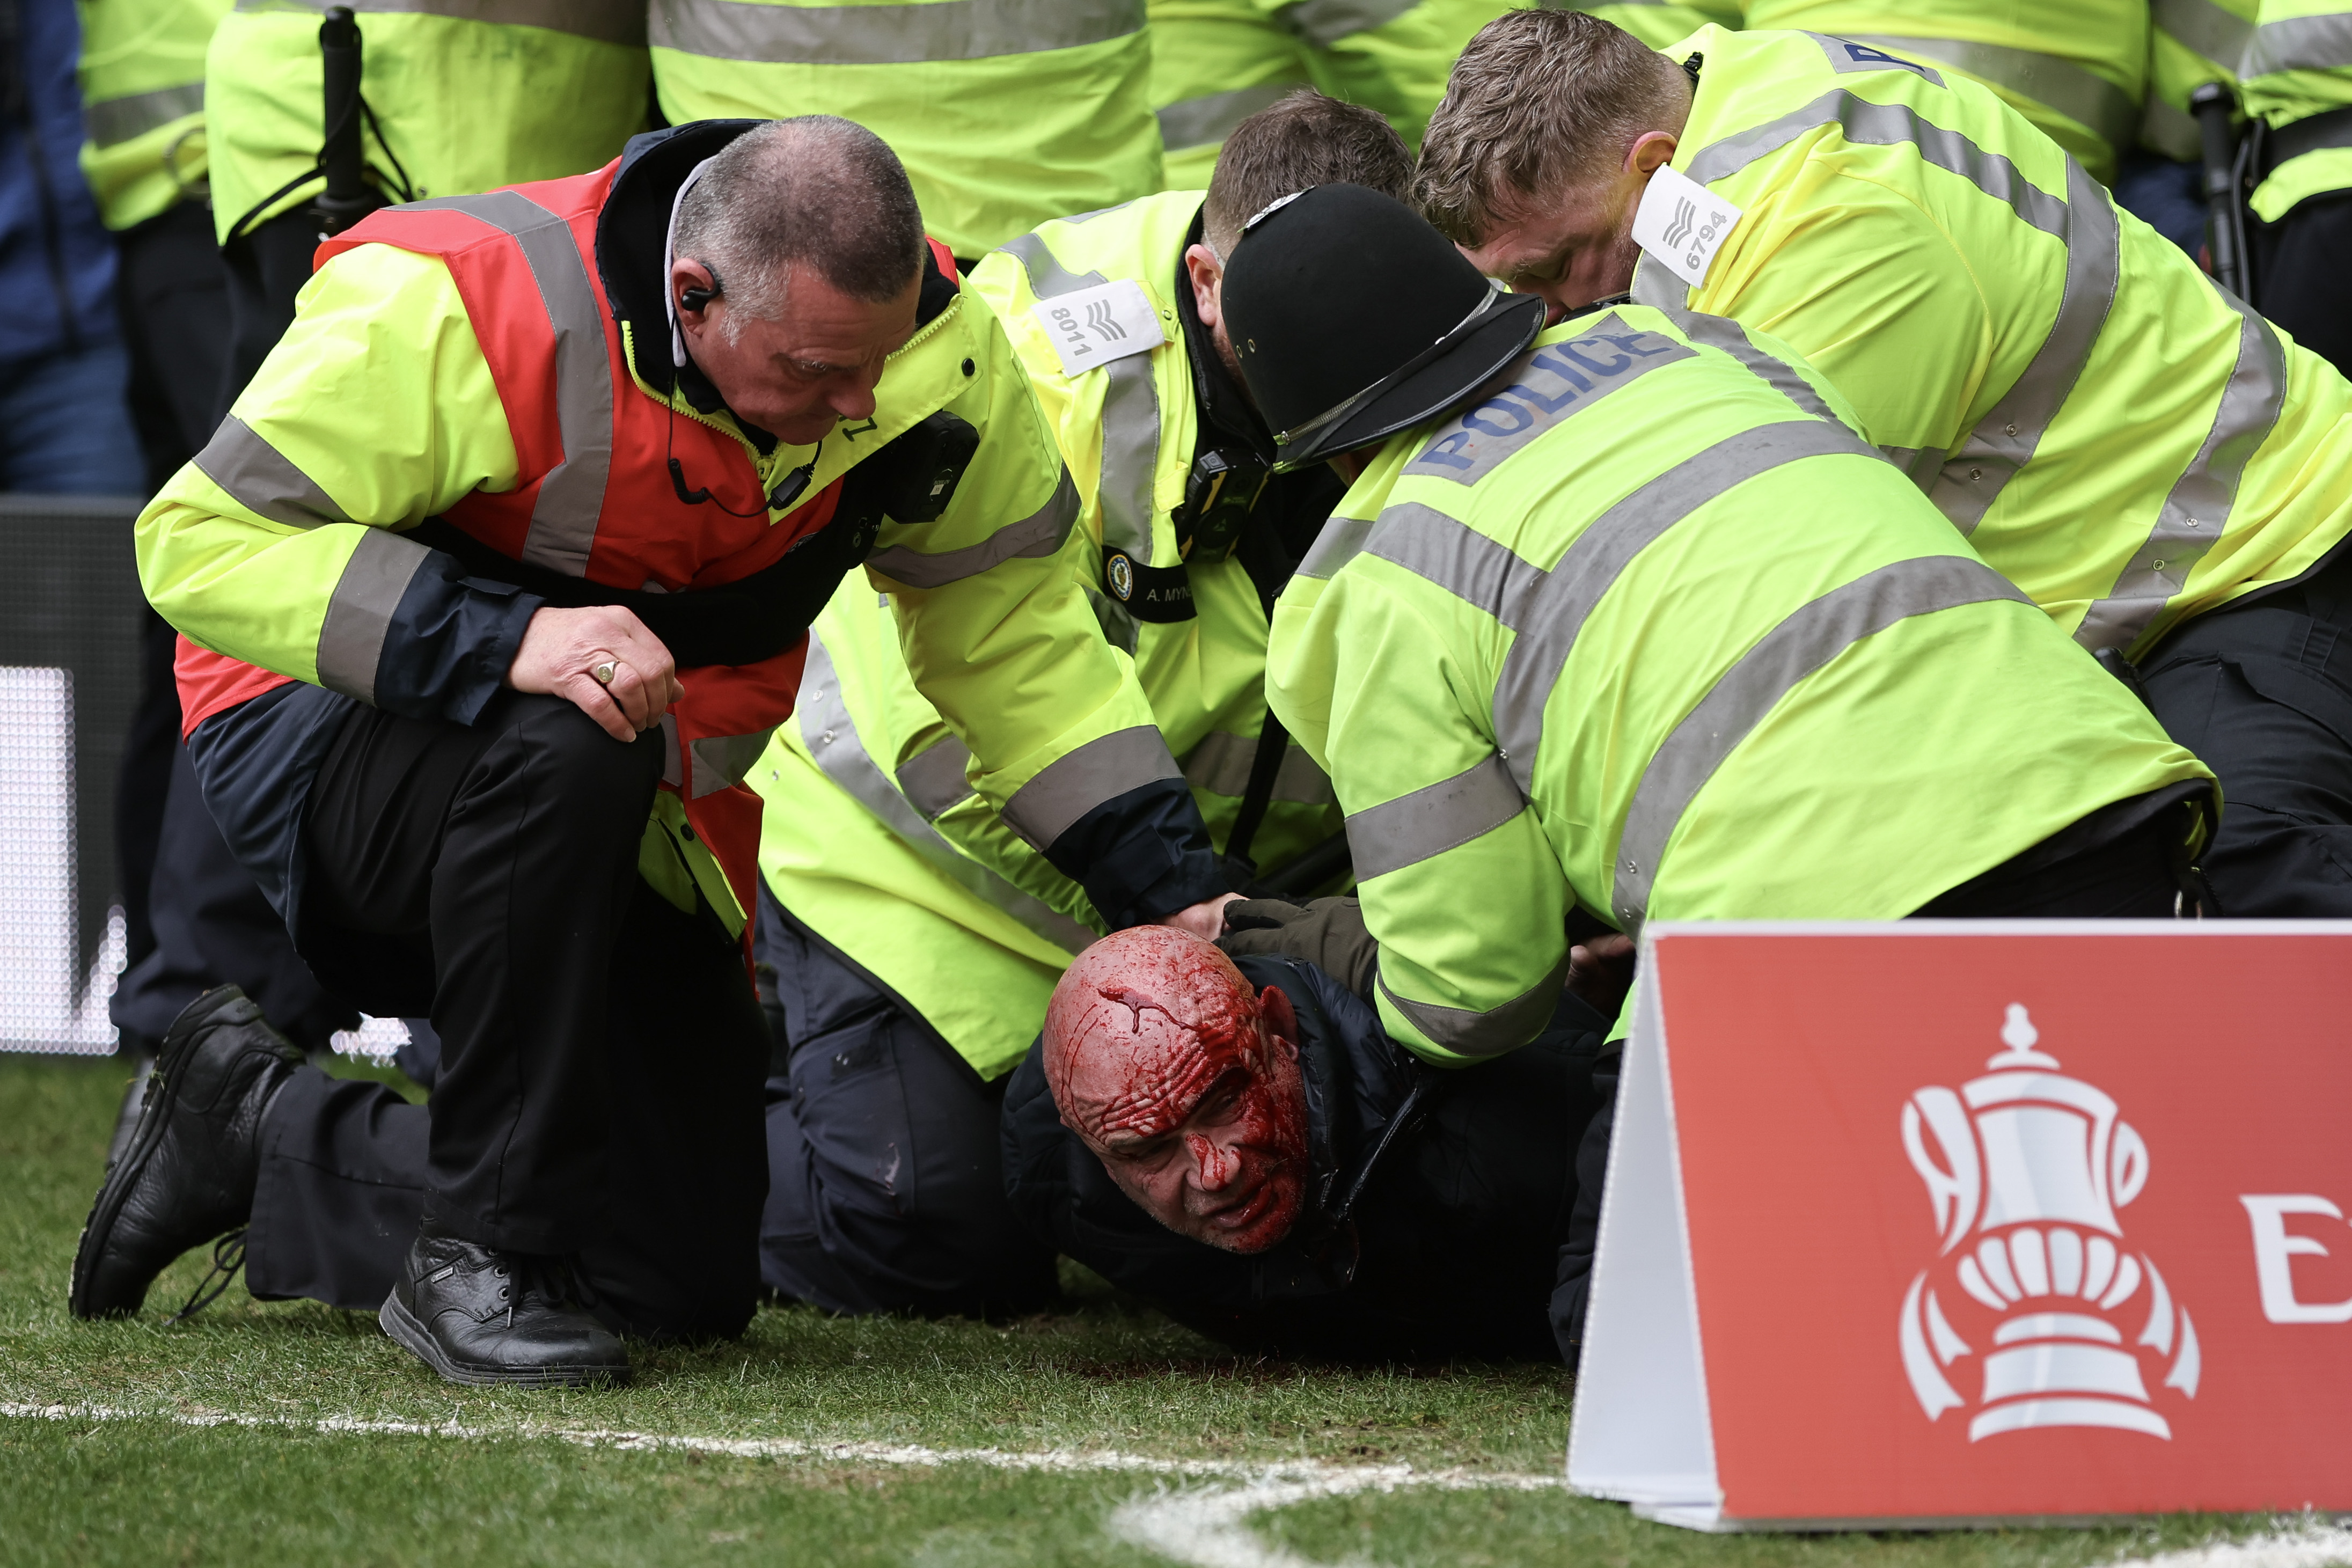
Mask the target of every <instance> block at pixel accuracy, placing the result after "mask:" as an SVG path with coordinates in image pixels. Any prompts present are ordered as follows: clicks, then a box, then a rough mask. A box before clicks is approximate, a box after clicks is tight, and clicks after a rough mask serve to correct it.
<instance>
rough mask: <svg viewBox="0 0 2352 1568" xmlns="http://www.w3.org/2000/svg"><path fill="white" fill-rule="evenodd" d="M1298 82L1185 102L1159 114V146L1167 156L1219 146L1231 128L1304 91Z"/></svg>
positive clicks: (1272, 83) (1241, 89)
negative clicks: (1300, 90) (1167, 152)
mask: <svg viewBox="0 0 2352 1568" xmlns="http://www.w3.org/2000/svg"><path fill="white" fill-rule="evenodd" d="M1306 85H1307V83H1306V82H1304V81H1303V80H1302V81H1267V82H1260V83H1259V84H1258V85H1257V86H1255V87H1237V88H1235V89H1233V90H1232V91H1231V92H1212V93H1207V94H1204V95H1202V97H1199V98H1187V99H1182V100H1179V101H1177V102H1175V103H1171V104H1170V105H1169V106H1168V107H1167V108H1165V109H1162V110H1160V145H1162V146H1164V147H1166V148H1167V149H1168V151H1170V152H1171V153H1181V152H1184V151H1186V150H1188V149H1190V148H1193V147H1206V146H1208V145H1209V144H1210V143H1211V142H1223V140H1224V139H1225V138H1226V137H1228V136H1230V135H1232V134H1233V133H1234V126H1236V125H1239V124H1240V123H1241V122H1242V121H1244V120H1247V119H1248V118H1249V117H1250V116H1251V115H1253V114H1255V113H1256V112H1257V111H1258V110H1262V109H1272V108H1273V107H1274V106H1275V105H1276V104H1277V103H1280V102H1281V101H1282V100H1284V99H1286V98H1288V97H1289V96H1290V95H1291V94H1292V93H1294V92H1296V91H1297V90H1298V89H1300V88H1302V87H1305V86H1306Z"/></svg>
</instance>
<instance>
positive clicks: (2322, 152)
mask: <svg viewBox="0 0 2352 1568" xmlns="http://www.w3.org/2000/svg"><path fill="white" fill-rule="evenodd" d="M2244 70H2245V97H2244V103H2245V109H2246V112H2247V113H2248V114H2250V115H2252V116H2253V117H2255V118H2256V119H2258V120H2260V121H2262V122H2263V135H2262V137H2261V139H2260V140H2259V141H2257V142H2255V144H2254V145H2255V147H2256V149H2257V150H2258V153H2259V159H2260V166H2259V167H2258V168H2257V169H2256V170H2255V171H2254V174H2255V175H2256V178H2257V180H2258V182H2259V183H2258V184H2256V185H2255V186H2254V189H2253V192H2252V195H2251V196H2250V198H2249V205H2251V206H2252V208H2253V213H2254V216H2256V217H2257V218H2259V219H2261V220H2262V221H2261V222H2260V223H2258V224H2256V225H2254V226H2253V229H2252V234H2251V235H2250V236H2249V239H2250V241H2251V242H2252V251H2253V268H2254V282H2253V287H2254V300H2255V302H2256V303H2257V304H2259V305H2260V306H2261V307H2262V310H2263V315H2265V316H2268V317H2269V318H2270V319H2271V320H2272V321H2275V322H2277V323H2278V324H2279V325H2280V326H2282V327H2284V328H2285V329H2286V330H2287V331H2289V332H2292V333H2293V334H2294V341H2295V342H2297V343H2300V344H2301V345H2303V346H2304V347H2305V348H2307V349H2309V350H2311V351H2312V352H2313V353H2316V354H2321V355H2324V356H2325V357H2326V358H2327V359H2328V360H2329V361H2330V362H2332V363H2334V364H2335V365H2336V368H2337V369H2338V370H2341V371H2343V372H2345V373H2346V374H2352V306H2347V303H2346V300H2345V291H2344V260H2345V257H2346V255H2347V249H2346V247H2347V245H2352V7H2347V6H2346V5H2342V4H2340V3H2339V0H2264V4H2263V7H2262V15H2261V17H2260V26H2257V27H2255V29H2254V32H2253V37H2252V42H2251V43H2250V44H2249V45H2248V47H2247V50H2246V58H2245V65H2244Z"/></svg>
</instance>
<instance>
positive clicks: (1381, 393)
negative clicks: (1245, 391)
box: [1224, 185, 1544, 469]
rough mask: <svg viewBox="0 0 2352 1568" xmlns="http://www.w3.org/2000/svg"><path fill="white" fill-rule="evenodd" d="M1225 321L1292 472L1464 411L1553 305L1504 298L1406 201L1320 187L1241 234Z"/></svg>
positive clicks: (1280, 461)
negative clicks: (1459, 408)
mask: <svg viewBox="0 0 2352 1568" xmlns="http://www.w3.org/2000/svg"><path fill="white" fill-rule="evenodd" d="M1224 320H1225V331H1226V333H1227V334H1228V335H1229V336H1230V337H1231V338H1232V339H1233V344H1234V355H1235V357H1237V358H1238V359H1239V360H1240V362H1241V367H1242V379H1243V380H1244V382H1246V383H1247V384H1248V385H1249V391H1250V396H1251V397H1252V398H1254V399H1255V400H1256V403H1257V406H1258V411H1259V412H1260V413H1261V414H1263V415H1264V416H1265V422H1266V424H1267V425H1269V426H1272V427H1273V429H1274V430H1275V432H1276V434H1275V444H1276V459H1277V460H1276V465H1275V466H1276V468H1283V469H1289V468H1303V467H1304V466H1306V465H1307V464H1308V463H1315V462H1320V461H1322V460H1323V459H1324V458H1328V457H1330V456H1331V455H1332V454H1333V453H1335V452H1344V451H1347V450H1349V448H1350V447H1363V446H1369V445H1370V444H1371V443H1372V442H1374V441H1378V440H1380V439H1381V438H1382V437H1387V436H1391V435H1394V434H1395V433H1396V432H1397V431H1399V430H1402V429H1406V428H1408V427H1409V426H1414V425H1418V424H1420V423H1422V422H1423V420H1425V419H1430V418H1433V417H1434V416H1437V415H1439V414H1442V413H1444V411H1445V410H1446V409H1448V408H1450V407H1452V406H1453V405H1454V404H1456V403H1459V402H1460V401H1461V400H1462V399H1463V398H1465V397H1466V396H1468V395H1470V394H1471V393H1473V392H1475V391H1476V390H1477V389H1478V388H1479V387H1481V386H1483V385H1485V384H1486V383H1487V382H1488V381H1489V380H1491V379H1492V378H1493V377H1494V375H1495V373H1496V372H1497V371H1499V370H1501V369H1502V368H1503V367H1504V366H1505V365H1507V364H1509V363H1511V361H1513V360H1514V359H1516V358H1517V357H1518V356H1519V355H1520V354H1521V353H1525V352H1526V350H1527V347H1528V344H1529V343H1531V342H1534V341H1535V336H1536V334H1537V333H1538V332H1539V331H1543V324H1544V303H1543V301H1542V300H1539V299H1538V298H1536V297H1535V296H1534V295H1531V294H1502V293H1497V292H1496V289H1495V286H1494V285H1493V284H1491V283H1489V282H1488V281H1487V280H1486V279H1485V278H1484V277H1481V276H1480V275H1479V272H1478V269H1477V268H1475V267H1473V266H1471V265H1470V263H1469V262H1467V261H1465V260H1464V259H1463V258H1462V253H1461V252H1460V251H1458V250H1456V249H1454V245H1453V242H1452V241H1450V240H1448V239H1447V238H1446V237H1444V235H1442V234H1439V233H1438V232H1437V231H1436V230H1435V229H1433V228H1432V227H1430V226H1429V225H1428V224H1426V223H1424V222H1423V221H1422V219H1421V217H1420V216H1418V215H1416V214H1415V213H1414V212H1413V211H1412V208H1410V207H1408V206H1406V205H1404V204H1403V203H1402V202H1399V201H1397V200H1395V199H1394V198H1392V197H1390V196H1384V195H1381V193H1380V192H1378V191H1372V190H1367V189H1365V188H1364V187H1363V186H1361V185H1314V186H1310V187H1309V188H1307V190H1304V191H1301V192H1300V193H1299V194H1298V195H1295V196H1288V197H1286V198H1284V199H1283V200H1281V201H1279V202H1276V203H1275V204H1274V205H1272V206H1269V207H1268V208H1266V209H1265V211H1264V212H1262V213H1260V214H1258V215H1257V216H1255V217H1254V218H1252V219H1251V220H1250V222H1249V225H1248V226H1247V227H1245V228H1244V230H1243V231H1242V238H1241V241H1240V243H1239V244H1237V245H1235V246H1234V254H1233V257H1232V258H1231V259H1230V260H1229V261H1228V262H1227V264H1226V267H1225V288H1224Z"/></svg>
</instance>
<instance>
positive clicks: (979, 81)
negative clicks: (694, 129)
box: [648, 0, 1160, 258]
mask: <svg viewBox="0 0 2352 1568" xmlns="http://www.w3.org/2000/svg"><path fill="white" fill-rule="evenodd" d="M648 26H649V28H650V31H651V37H652V42H653V56H654V81H655V83H656V87H657V88H658V89H659V90H660V94H661V107H662V112H663V113H664V114H665V115H667V116H668V117H669V119H670V120H672V121H688V120H714V119H724V118H728V117H731V116H750V117H752V118H757V119H778V118H782V117H785V116H790V115H795V114H838V115H840V116H842V117H843V118H844V119H846V120H854V121H857V122H858V123H859V124H860V125H863V126H865V127H866V128H867V129H868V130H870V131H872V132H874V133H875V134H877V135H878V136H880V137H881V138H882V139H883V140H884V141H886V142H889V143H890V145H891V147H892V149H893V150H894V151H896V152H897V153H898V156H899V158H900V159H901V160H902V161H903V162H904V163H906V165H907V173H908V176H909V177H910V178H911V179H912V180H913V181H914V184H915V199H916V200H917V201H918V202H919V203H920V204H921V205H922V209H923V225H924V226H925V227H926V228H928V229H929V231H930V232H931V234H932V235H933V236H935V237H938V238H939V239H940V240H941V241H942V242H944V243H945V244H946V245H947V246H948V247H949V248H950V249H951V250H953V251H954V252H955V253H956V254H957V255H958V256H961V257H966V258H971V257H976V256H979V255H981V254H982V253H983V252H985V251H987V250H988V249H989V248H990V247H992V246H997V245H1001V244H1003V242H1004V241H1006V240H1008V239H1010V238H1012V237H1013V236H1014V235H1016V234H1019V233H1021V232H1023V231H1024V230H1025V229H1028V228H1032V227H1034V226H1036V225H1037V224H1039V223H1042V222H1044V221H1045V219H1047V218H1049V217H1054V216H1058V215H1060V214H1062V213H1069V212H1083V211H1086V210H1087V209H1088V208H1093V207H1106V206H1109V205H1113V204H1114V203H1117V202H1123V201H1127V200H1129V199H1130V198H1132V197H1135V196H1139V195H1147V194H1149V193H1150V192H1152V191H1156V190H1158V189H1159V188H1160V128H1159V123H1158V121H1155V120H1154V119H1153V118H1152V114H1151V102H1150V71H1151V42H1150V34H1149V33H1148V32H1147V31H1146V30H1145V26H1144V5H1143V0H1056V3H1054V4H1036V3H1034V0H882V3H880V4H871V5H830V4H817V3H815V0H653V4H652V7H651V11H650V15H649V17H648Z"/></svg>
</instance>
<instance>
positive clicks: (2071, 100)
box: [1854, 33, 2139, 150]
mask: <svg viewBox="0 0 2352 1568" xmlns="http://www.w3.org/2000/svg"><path fill="white" fill-rule="evenodd" d="M1854 41H1855V42H1856V43H1862V44H1869V45H1871V46H1873V47H1876V48H1882V49H1900V50H1902V51H1903V52H1904V53H1905V54H1911V55H1925V56H1927V58H1929V59H1931V60H1941V61H1943V62H1944V63H1945V64H1946V65H1948V66H1956V67H1958V68H1959V69H1961V70H1964V71H1966V72H1968V73H1969V75H1970V76H1973V77H1980V78H1982V79H1984V80H1986V81H1989V82H1991V83H1992V84H1993V85H1994V86H1996V87H2005V88H2007V89H2009V90H2010V91H2011V92H2014V93H2016V94H2018V95H2019V96H2021V97H2023V98H2030V99H2032V100H2033V101H2034V102H2036V103H2040V104H2045V105H2047V106H2048V107H2050V108H2052V109H2054V110H2057V111H2058V112H2059V113H2061V114H2063V115H2064V116H2065V117H2066V118H2067V119H2069V120H2072V121H2075V122H2076V123H2077V124H2080V125H2085V126H2088V127H2089V128H2090V129H2091V130H2093V131H2095V132H2097V133H2098V134H2099V135H2101V136H2103V137H2105V139H2106V141H2107V143H2108V144H2109V145H2110V146H2113V147H2115V148H2117V149H2119V150H2121V149H2127V148H2129V147H2130V146H2131V144H2132V132H2135V131H2137V129H2138V128H2139V105H2138V104H2137V103H2135V102H2133V101H2132V96H2131V94H2130V93H2127V92H2126V91H2125V90H2124V89H2122V88H2119V87H2117V86H2116V84H2115V83H2113V82H2111V81H2108V80H2107V79H2105V78H2104V77H2099V76H2095V75H2093V74H2092V73H2091V72H2089V71H2086V70H2084V68H2082V67H2081V66H2078V65H2076V64H2074V62H2073V61H2071V60H2062V59H2060V58H2058V57H2056V56H2055V55H2042V54H2036V53H2034V52H2033V51H2032V50H2031V49H2011V48H2005V47H2002V46H2000V45H1999V44H1972V43H1966V42H1963V41H1962V40H1960V39H1958V38H1904V37H1885V36H1883V35H1878V34H1870V33H1857V34H1855V35H1854Z"/></svg>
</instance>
